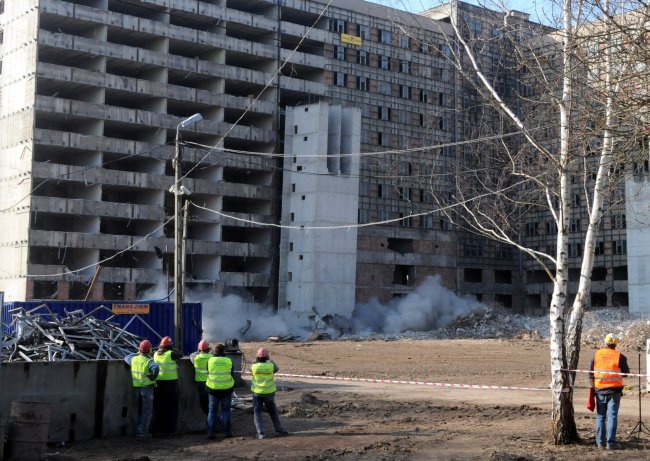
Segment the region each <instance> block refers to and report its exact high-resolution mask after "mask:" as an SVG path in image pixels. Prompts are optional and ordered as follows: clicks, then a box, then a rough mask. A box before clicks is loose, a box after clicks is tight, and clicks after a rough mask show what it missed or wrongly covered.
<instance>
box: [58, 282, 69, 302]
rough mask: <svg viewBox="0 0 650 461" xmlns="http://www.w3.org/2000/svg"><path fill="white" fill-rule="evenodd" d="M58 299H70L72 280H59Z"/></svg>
mask: <svg viewBox="0 0 650 461" xmlns="http://www.w3.org/2000/svg"><path fill="white" fill-rule="evenodd" d="M56 299H60V300H63V301H65V300H67V299H70V282H66V281H63V280H59V283H58V285H57V294H56Z"/></svg>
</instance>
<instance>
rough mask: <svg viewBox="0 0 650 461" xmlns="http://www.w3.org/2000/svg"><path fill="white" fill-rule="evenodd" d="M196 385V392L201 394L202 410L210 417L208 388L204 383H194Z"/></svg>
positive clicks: (200, 403)
mask: <svg viewBox="0 0 650 461" xmlns="http://www.w3.org/2000/svg"><path fill="white" fill-rule="evenodd" d="M194 382H195V383H196V390H197V391H198V393H199V405H200V406H201V410H203V413H205V416H208V388H207V387H206V386H205V383H204V382H201V381H194Z"/></svg>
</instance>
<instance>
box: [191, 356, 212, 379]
mask: <svg viewBox="0 0 650 461" xmlns="http://www.w3.org/2000/svg"><path fill="white" fill-rule="evenodd" d="M212 357H213V355H212V354H210V353H209V352H199V353H198V354H196V356H195V357H194V381H198V382H200V383H204V382H206V381H207V380H208V360H210V358H212Z"/></svg>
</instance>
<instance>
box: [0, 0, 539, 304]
mask: <svg viewBox="0 0 650 461" xmlns="http://www.w3.org/2000/svg"><path fill="white" fill-rule="evenodd" d="M1 4H2V5H3V10H2V14H0V24H1V27H2V44H1V45H0V46H1V56H2V71H1V74H0V88H1V91H2V94H1V97H0V136H1V138H0V148H1V153H0V210H2V213H3V216H4V227H5V230H4V232H3V233H2V235H1V236H0V258H1V259H2V261H3V264H2V268H1V269H0V291H5V292H6V297H7V298H8V299H15V300H20V299H42V298H59V299H83V298H84V297H85V296H87V295H88V296H89V297H90V298H91V299H136V298H138V297H140V296H141V295H142V293H143V292H145V291H146V290H147V289H149V288H151V287H153V286H155V285H156V284H159V283H161V281H162V283H163V284H166V281H167V280H168V279H169V277H171V275H172V274H173V270H174V269H173V263H172V262H173V256H174V223H173V218H174V196H173V194H172V193H170V188H171V187H172V186H173V184H174V165H173V159H174V157H175V152H176V151H175V148H176V146H175V135H176V131H177V128H178V127H179V124H180V122H181V121H183V120H184V119H186V118H187V117H190V116H191V115H192V114H195V113H200V114H201V115H202V117H203V120H202V121H200V122H198V123H196V124H194V125H192V126H189V127H186V128H181V129H180V134H181V142H180V143H179V146H178V148H179V149H182V159H183V161H182V165H181V166H182V171H183V175H184V180H183V185H184V186H185V188H186V189H187V190H188V191H189V192H190V193H191V195H190V199H189V200H191V202H192V203H193V204H195V205H197V207H190V208H189V212H188V222H187V230H186V253H187V257H186V261H185V269H186V271H185V274H184V276H185V284H186V286H187V287H189V288H192V287H201V288H207V289H209V290H213V291H215V292H217V293H220V294H230V293H234V294H239V295H241V296H244V297H245V298H246V299H249V300H252V301H256V302H260V303H265V304H269V305H276V306H278V307H279V308H290V309H294V308H296V302H297V301H296V300H302V301H301V302H312V303H313V304H314V305H313V306H301V307H300V309H301V310H302V311H307V310H308V309H310V308H312V307H315V308H318V307H319V305H318V304H319V301H318V299H319V298H318V296H316V297H315V298H314V297H312V298H309V297H308V296H305V295H304V293H296V292H295V291H292V290H295V286H296V284H291V281H292V279H291V278H290V277H292V276H293V277H295V273H296V272H302V271H308V270H313V267H312V268H311V269H301V267H300V265H301V264H303V265H305V264H313V262H314V259H313V257H304V258H303V257H300V256H304V255H307V254H311V255H312V256H313V254H314V253H313V252H312V253H310V252H307V251H306V252H305V253H304V255H301V254H298V253H296V252H295V250H293V249H292V248H291V245H292V244H294V243H295V242H294V241H293V240H292V239H291V238H289V237H287V236H286V235H285V236H281V232H280V230H278V229H277V228H276V227H273V226H269V225H270V224H286V225H289V224H290V222H291V217H292V214H291V211H286V212H285V211H283V209H285V210H289V209H288V208H286V206H285V205H286V204H285V203H284V201H286V200H287V199H288V197H293V198H292V200H302V199H301V197H302V196H304V195H305V194H301V193H300V191H295V190H292V185H294V184H296V183H301V184H309V187H318V185H319V184H322V182H319V181H316V180H313V179H314V178H315V176H313V175H318V174H329V173H330V172H329V171H320V170H319V168H320V167H319V166H318V165H317V164H316V163H310V162H306V163H300V162H296V158H300V157H299V155H296V153H295V143H296V137H302V136H305V137H307V136H309V135H307V134H304V133H303V132H301V131H300V129H301V128H298V129H297V130H296V131H295V132H294V131H293V125H296V126H298V125H299V124H293V123H292V124H289V123H288V122H286V120H285V116H286V114H287V113H288V112H291V111H292V110H295V108H297V107H303V106H309V105H311V106H309V107H321V106H319V105H318V103H327V104H329V106H331V107H341V108H343V109H342V110H343V111H345V110H347V108H356V110H357V111H358V112H359V115H360V131H359V146H360V152H361V153H362V155H359V156H358V157H357V158H356V160H355V162H357V163H355V165H356V166H355V168H354V169H344V168H339V170H338V172H339V173H344V174H346V175H347V176H348V178H349V177H353V178H354V179H355V181H353V182H354V187H352V188H350V189H349V191H353V192H354V194H356V197H354V201H352V202H349V203H346V205H350V203H353V204H354V203H356V205H357V206H356V211H355V213H356V214H357V216H356V218H355V224H357V223H358V224H361V225H365V224H370V223H376V222H379V223H382V224H381V225H373V226H363V227H360V228H358V229H355V231H354V232H345V231H338V232H339V233H338V234H337V236H336V237H335V238H334V237H332V238H333V239H334V240H336V239H348V240H350V241H348V242H346V243H345V245H343V246H342V248H348V247H349V248H354V249H355V252H354V253H355V258H354V259H355V261H353V262H352V260H351V259H350V258H343V259H344V260H345V263H346V265H349V264H354V268H353V269H354V270H347V272H345V273H347V274H354V280H351V281H347V284H346V286H347V287H352V290H353V292H354V301H355V302H357V303H359V302H366V301H368V300H369V299H370V298H372V297H378V298H379V299H380V300H382V301H387V300H389V299H391V298H393V297H400V296H403V295H405V294H408V293H409V292H410V291H412V290H413V289H414V287H416V286H417V285H418V284H419V283H420V282H422V280H424V279H425V277H427V276H429V275H439V276H440V277H441V279H442V281H443V284H444V285H445V286H447V287H449V288H452V289H455V290H456V291H457V292H459V293H464V294H474V295H476V296H477V297H478V298H480V299H483V300H484V301H497V302H500V303H501V304H503V305H505V306H507V307H513V308H515V309H523V308H524V307H525V302H524V301H525V297H524V294H523V291H522V283H523V281H524V280H523V279H522V276H521V274H522V271H520V270H519V269H520V267H521V264H520V261H519V259H518V258H517V257H516V256H514V255H513V253H512V252H508V251H504V250H503V249H502V248H500V247H499V246H497V245H495V244H492V243H490V242H487V241H485V240H479V239H477V238H475V237H473V236H471V235H470V234H467V233H465V232H463V231H461V230H459V229H457V228H454V227H452V226H451V225H450V224H449V222H447V221H446V220H445V218H444V216H443V215H441V214H436V213H428V212H431V211H433V210H435V209H436V205H435V204H434V199H433V196H434V192H435V193H436V194H439V193H444V192H445V191H446V190H447V189H450V184H451V183H450V182H449V181H452V177H453V165H454V161H455V160H456V150H455V149H454V147H453V144H454V143H455V142H457V141H460V140H462V139H464V138H463V137H464V131H463V130H464V126H465V124H466V121H465V120H464V119H463V100H464V97H465V96H467V95H464V94H463V86H462V85H461V84H460V76H459V75H458V74H457V72H456V71H455V69H454V67H453V66H452V65H451V63H450V62H449V60H448V59H446V57H447V56H446V55H447V54H448V53H449V52H450V50H449V44H448V43H449V42H448V41H447V39H446V38H445V37H447V36H449V35H450V34H451V28H450V26H449V24H448V21H449V18H448V17H442V16H440V15H438V16H439V17H437V18H436V19H431V18H427V17H424V16H418V15H413V14H409V13H405V12H402V11H398V10H395V9H391V8H386V7H383V6H379V5H376V4H373V3H369V2H365V1H363V0H345V1H344V0H334V1H332V2H326V1H323V0H319V1H312V0H309V1H305V0H283V1H281V2H280V1H277V0H21V1H19V2H13V1H10V2H1ZM460 4H461V5H463V4H462V3H460ZM521 20H522V21H527V18H526V17H525V15H522V18H521ZM278 70H279V72H278ZM314 104H315V105H314ZM294 114H295V112H294ZM295 116H296V115H294V117H295ZM287 143H294V148H293V150H291V149H289V150H287ZM437 146H440V147H437ZM287 152H289V154H287ZM312 168H313V169H315V171H312ZM346 168H347V167H346ZM286 172H290V174H289V175H287V174H285V173H286ZM301 175H302V176H304V177H303V178H302V180H301ZM310 175H311V176H310ZM308 176H309V178H307V177H308ZM292 177H293V178H294V179H295V178H298V181H294V180H292ZM316 177H317V176H316ZM432 178H436V179H435V180H432ZM310 192H311V193H312V195H313V196H314V197H316V196H317V195H318V194H317V193H316V192H318V191H316V190H310ZM292 194H293V196H292ZM321 199H322V198H321ZM319 206H332V207H334V206H338V205H337V204H336V203H334V202H331V201H327V200H321V201H320V202H319ZM344 215H345V218H346V219H348V218H349V216H348V215H349V213H345V214H344ZM339 217H343V215H339ZM303 224H306V225H309V223H308V222H303ZM337 224H340V222H337ZM288 232H293V231H288ZM327 232H334V231H327ZM285 237H286V238H285ZM281 242H282V245H281ZM312 243H313V242H312ZM295 248H297V247H295ZM312 249H313V248H312ZM292 251H294V253H295V254H294V255H289V253H290V252H292ZM348 254H349V252H348ZM293 256H296V258H295V261H294V260H293V259H292V258H293ZM310 261H311V262H310ZM99 267H101V270H98V268H99ZM319 267H320V270H324V271H327V270H335V271H336V270H339V268H337V267H336V265H334V267H331V265H322V266H319ZM289 268H291V269H289ZM348 269H349V268H348ZM289 274H292V275H289ZM93 278H96V283H94V284H92V287H91V288H92V291H91V292H90V293H88V290H89V287H90V281H91V280H92V279H93ZM310 280H312V281H314V280H318V277H316V276H315V275H314V274H312V278H311V279H310ZM291 287H293V288H291ZM292 293H293V294H292ZM294 295H295V298H294V299H293V300H292V299H291V297H292V296H294ZM307 299H310V301H306V300H307ZM290 303H291V304H290ZM532 307H538V306H532Z"/></svg>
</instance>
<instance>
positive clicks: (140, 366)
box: [124, 339, 160, 439]
mask: <svg viewBox="0 0 650 461" xmlns="http://www.w3.org/2000/svg"><path fill="white" fill-rule="evenodd" d="M124 361H125V362H126V363H127V364H129V365H130V366H131V381H132V383H133V388H134V389H135V393H136V399H137V404H136V405H137V408H140V413H139V414H138V425H137V428H136V431H135V436H136V437H137V438H139V439H145V438H149V437H151V432H150V431H149V426H150V425H151V415H152V413H153V394H154V387H155V385H156V378H157V377H158V373H159V371H160V367H159V366H158V364H157V363H156V362H154V361H153V359H152V358H151V343H150V342H149V340H147V339H145V340H143V341H142V342H141V343H140V346H139V347H138V352H134V353H133V354H129V355H127V356H126V357H124Z"/></svg>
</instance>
